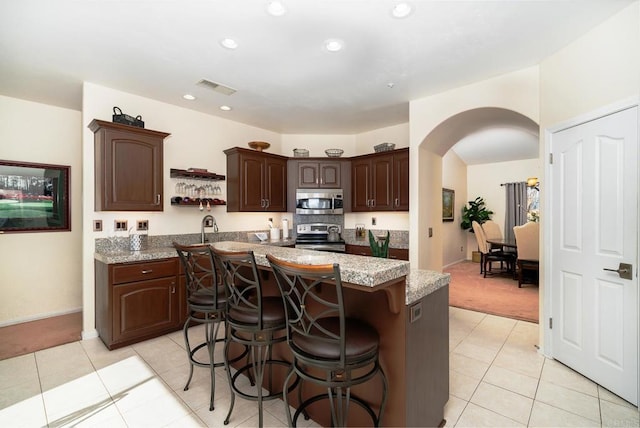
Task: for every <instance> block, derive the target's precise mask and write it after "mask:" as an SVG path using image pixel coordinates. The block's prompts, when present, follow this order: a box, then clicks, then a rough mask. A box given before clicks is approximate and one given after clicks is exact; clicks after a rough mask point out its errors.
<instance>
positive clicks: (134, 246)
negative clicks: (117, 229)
mask: <svg viewBox="0 0 640 428" xmlns="http://www.w3.org/2000/svg"><path fill="white" fill-rule="evenodd" d="M129 248H130V249H131V251H142V250H146V249H147V235H142V234H135V233H134V234H131V235H129Z"/></svg>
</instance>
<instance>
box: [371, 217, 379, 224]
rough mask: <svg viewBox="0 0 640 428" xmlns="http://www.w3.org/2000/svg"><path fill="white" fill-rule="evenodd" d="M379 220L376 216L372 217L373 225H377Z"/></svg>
mask: <svg viewBox="0 0 640 428" xmlns="http://www.w3.org/2000/svg"><path fill="white" fill-rule="evenodd" d="M377 222H378V220H377V219H376V218H375V217H371V226H375V225H376V223H377Z"/></svg>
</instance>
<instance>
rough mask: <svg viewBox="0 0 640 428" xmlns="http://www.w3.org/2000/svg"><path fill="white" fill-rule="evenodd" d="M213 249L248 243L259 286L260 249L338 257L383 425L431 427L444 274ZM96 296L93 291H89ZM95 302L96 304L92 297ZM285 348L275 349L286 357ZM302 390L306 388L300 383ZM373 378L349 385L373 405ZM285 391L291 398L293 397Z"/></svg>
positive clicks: (104, 259)
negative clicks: (384, 391) (363, 337)
mask: <svg viewBox="0 0 640 428" xmlns="http://www.w3.org/2000/svg"><path fill="white" fill-rule="evenodd" d="M211 245H213V246H214V247H216V248H219V249H223V250H228V251H234V250H252V251H253V252H254V255H255V257H256V263H257V264H258V266H259V268H260V269H261V270H262V271H263V276H262V278H263V280H264V286H265V289H266V290H268V291H267V292H271V293H275V292H277V288H276V285H275V281H274V280H273V275H271V274H270V268H269V264H268V261H267V259H266V254H273V255H274V256H275V257H277V258H280V259H283V260H288V261H291V262H295V263H306V264H326V263H338V264H340V273H341V277H342V281H343V283H344V297H345V308H346V311H347V315H348V316H351V317H355V318H359V319H362V320H364V321H367V322H368V323H370V324H371V325H372V326H373V327H375V328H376V329H377V331H378V333H379V335H380V361H381V365H382V367H383V369H384V371H385V373H386V376H387V379H388V383H389V390H388V401H387V405H386V408H385V414H384V418H383V420H382V424H383V425H384V426H438V425H440V424H441V423H442V421H443V417H444V405H445V404H446V402H447V400H448V399H449V352H448V347H449V323H448V284H449V276H448V275H447V274H440V273H437V272H432V271H422V270H412V269H410V266H409V263H408V262H405V261H399V260H389V259H379V258H373V257H363V256H355V255H347V254H338V253H325V252H318V251H311V250H299V249H294V248H283V247H277V246H270V245H264V244H250V243H246V242H233V241H225V242H217V243H212V244H211ZM172 257H177V254H176V252H175V250H174V249H173V248H171V247H167V248H160V249H154V250H147V251H140V252H120V253H101V254H98V253H96V262H97V263H101V264H113V263H116V264H121V263H124V264H125V265H124V266H126V264H127V263H130V262H140V261H149V262H152V261H154V260H157V259H163V260H167V259H170V258H172ZM97 295H98V293H97ZM97 306H99V305H98V303H97ZM286 351H287V350H286V349H282V348H281V349H280V350H279V351H278V352H279V353H280V354H281V356H282V357H283V358H287V355H286ZM305 391H306V390H305ZM380 391H381V383H380V382H379V381H376V380H375V379H374V380H372V381H370V382H368V383H367V384H365V385H361V386H359V387H356V388H354V393H356V394H358V395H359V396H361V397H362V398H363V399H365V400H366V401H368V402H370V403H371V404H372V406H373V407H374V408H376V407H377V405H378V403H379V402H380ZM294 395H295V393H294V394H292V402H294V403H295V402H296V399H295V397H294ZM352 413H353V414H354V418H356V419H355V421H354V425H370V424H371V422H370V420H368V419H367V416H366V415H364V414H363V415H362V416H359V415H358V413H361V412H359V409H358V408H357V406H356V407H354V408H353V410H352ZM311 414H312V417H313V418H314V420H316V421H317V422H318V423H320V424H322V425H324V426H329V425H330V421H329V420H328V419H327V415H326V412H321V411H316V412H313V411H312V412H311Z"/></svg>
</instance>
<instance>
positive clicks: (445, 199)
mask: <svg viewBox="0 0 640 428" xmlns="http://www.w3.org/2000/svg"><path fill="white" fill-rule="evenodd" d="M455 202H456V192H455V191H454V190H451V189H444V188H443V189H442V221H453V210H454V207H455V205H456V203H455Z"/></svg>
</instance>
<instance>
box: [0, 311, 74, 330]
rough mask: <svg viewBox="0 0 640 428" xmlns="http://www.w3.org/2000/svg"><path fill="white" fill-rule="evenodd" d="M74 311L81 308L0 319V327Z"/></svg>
mask: <svg viewBox="0 0 640 428" xmlns="http://www.w3.org/2000/svg"><path fill="white" fill-rule="evenodd" d="M76 312H82V308H76V309H70V310H68V311H60V312H49V313H46V314H38V315H33V316H30V317H25V318H17V319H13V320H9V321H1V322H0V327H8V326H10V325H16V324H22V323H25V322H29V321H38V320H43V319H46V318H53V317H59V316H61V315H69V314H73V313H76Z"/></svg>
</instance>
